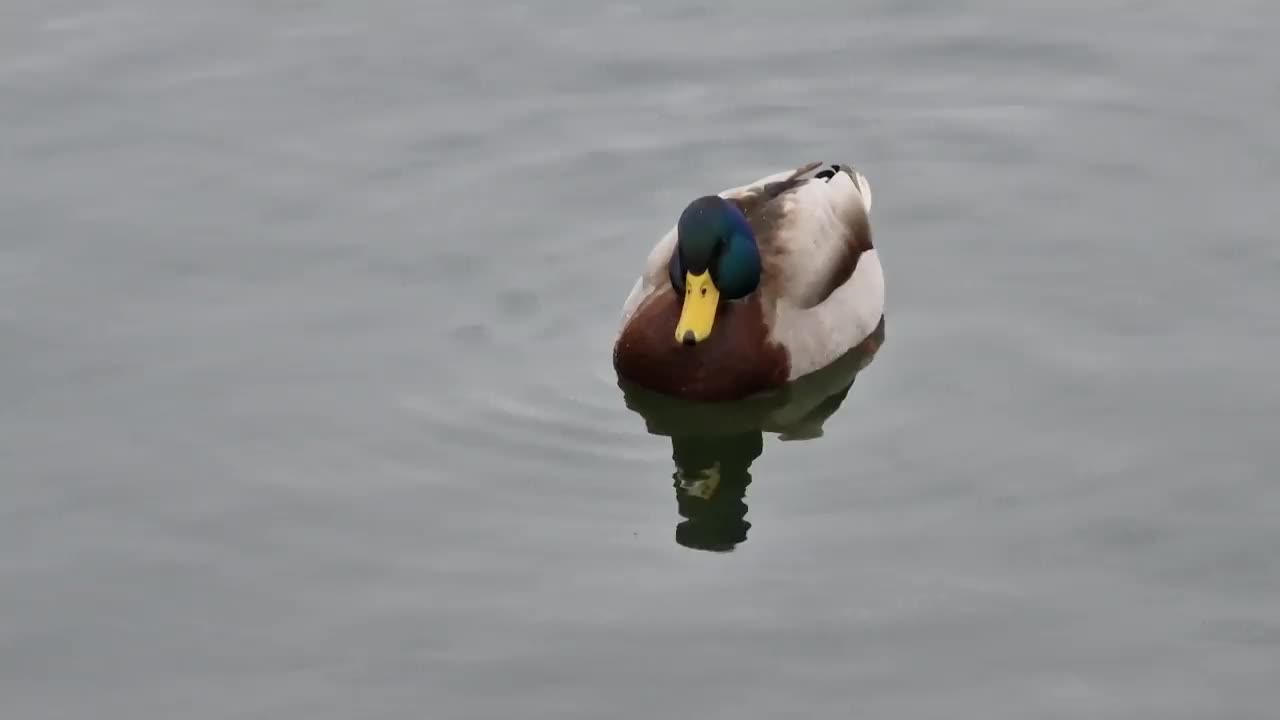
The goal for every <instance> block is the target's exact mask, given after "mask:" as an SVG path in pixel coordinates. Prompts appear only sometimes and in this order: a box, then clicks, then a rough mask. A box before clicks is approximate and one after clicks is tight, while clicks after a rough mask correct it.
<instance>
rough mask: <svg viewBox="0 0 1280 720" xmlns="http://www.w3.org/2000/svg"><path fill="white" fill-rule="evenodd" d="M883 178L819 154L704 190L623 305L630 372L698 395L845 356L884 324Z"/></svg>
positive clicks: (656, 385) (720, 395) (726, 396)
mask: <svg viewBox="0 0 1280 720" xmlns="http://www.w3.org/2000/svg"><path fill="white" fill-rule="evenodd" d="M870 214H871V184H870V183H869V182H868V180H867V178H866V176H864V175H863V174H862V173H861V172H859V171H857V170H855V169H854V168H853V167H851V166H850V165H848V164H844V163H824V162H812V163H807V164H804V165H801V166H799V167H796V168H792V169H789V170H783V171H780V172H776V173H773V174H770V175H766V176H765V177H762V178H760V179H758V180H756V181H754V182H751V183H748V184H746V185H741V186H738V187H733V188H729V189H726V190H722V191H720V192H719V193H717V194H714V195H704V196H701V197H697V198H695V199H693V200H692V201H691V202H689V203H688V205H687V206H686V207H685V208H684V210H683V212H681V214H680V216H679V218H678V220H677V221H676V223H675V225H674V226H673V227H671V228H670V229H669V230H668V231H667V233H666V234H665V235H663V236H662V237H661V238H660V239H659V240H658V241H657V243H656V244H655V245H654V246H653V247H652V249H651V251H650V252H649V255H648V257H647V258H646V259H645V261H644V264H643V267H642V268H641V271H640V275H639V277H638V278H637V279H636V280H635V283H634V285H633V286H632V288H631V291H630V293H629V294H628V295H627V297H626V299H625V301H624V302H623V306H622V318H621V323H620V325H619V327H618V330H617V334H616V336H615V338H614V345H613V365H614V369H615V370H616V372H617V373H618V376H619V378H620V379H621V380H624V381H627V382H630V383H633V384H635V385H638V386H641V387H644V388H647V389H649V390H651V391H655V392H657V393H660V394H663V395H668V396H673V397H676V398H681V399H685V400H691V401H704V402H724V401H734V400H741V399H744V398H748V397H750V396H753V395H757V394H759V393H762V392H766V391H770V390H774V389H777V388H780V387H782V386H785V385H787V384H788V383H791V382H793V381H795V380H797V379H799V378H801V377H804V376H806V375H809V374H810V373H813V372H816V371H818V370H821V369H822V368H824V367H827V366H829V365H831V364H832V363H834V362H836V361H837V360H839V359H840V358H841V357H843V356H844V355H846V354H847V353H849V352H851V351H852V350H854V349H855V348H857V347H859V345H860V344H862V342H863V341H864V340H866V339H867V338H868V337H870V336H871V335H872V333H874V332H876V330H877V328H878V327H879V326H880V325H881V320H882V319H883V316H884V306H885V292H884V274H883V270H882V268H881V265H880V258H879V256H878V254H877V252H876V249H875V247H874V245H873V244H872V241H871V221H870Z"/></svg>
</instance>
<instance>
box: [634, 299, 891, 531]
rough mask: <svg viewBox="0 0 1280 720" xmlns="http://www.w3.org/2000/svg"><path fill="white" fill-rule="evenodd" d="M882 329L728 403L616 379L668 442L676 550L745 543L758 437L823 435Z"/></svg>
mask: <svg viewBox="0 0 1280 720" xmlns="http://www.w3.org/2000/svg"><path fill="white" fill-rule="evenodd" d="M884 337H885V322H884V318H883V317H882V318H881V319H880V324H879V326H877V327H876V330H875V332H873V333H872V334H871V335H870V336H868V337H867V339H866V340H864V341H863V342H862V343H861V344H860V345H858V347H856V348H854V349H853V350H850V351H849V352H848V353H846V354H845V355H844V356H843V357H841V358H840V359H839V360H837V361H836V362H834V363H832V364H831V365H829V366H828V367H826V368H823V369H822V370H819V371H817V372H815V373H811V374H809V375H807V376H805V377H803V378H800V379H799V380H797V381H796V382H793V383H791V384H789V385H787V386H785V387H783V388H779V389H778V390H774V391H771V392H768V393H762V394H760V395H756V396H754V397H751V398H748V399H745V400H742V401H739V402H732V403H699V402H690V401H685V400H680V399H678V398H672V397H669V396H665V395H660V394H658V393H655V392H652V391H650V390H647V389H645V388H642V387H639V386H637V385H635V384H634V383H631V382H629V381H627V380H626V379H622V378H620V379H619V380H618V385H619V387H620V388H622V391H623V396H624V398H625V400H626V404H627V407H628V408H630V409H631V410H633V411H635V412H636V413H637V414H639V415H640V416H641V417H642V418H644V421H645V428H646V429H647V430H648V431H649V432H650V433H651V434H654V435H661V436H664V437H669V438H671V459H672V461H673V462H674V463H675V472H674V473H672V476H671V477H672V479H673V481H674V483H673V485H674V487H675V492H676V509H677V512H678V513H679V515H680V517H681V518H683V519H682V520H681V521H680V522H679V523H678V524H677V525H676V533H675V534H676V542H677V543H679V544H681V545H683V546H684V547H687V548H692V549H696V550H708V551H712V552H729V551H731V550H733V549H734V548H735V547H737V546H738V545H739V544H741V543H743V542H746V540H747V531H748V530H750V529H751V523H750V522H749V521H748V520H747V518H746V516H747V503H746V493H747V487H748V486H749V485H750V484H751V479H752V478H751V464H752V463H753V462H755V460H756V458H758V457H760V454H761V453H762V452H763V450H764V434H765V433H771V434H775V435H777V436H778V437H779V438H780V439H781V440H783V441H790V440H812V439H815V438H819V437H822V427H823V424H824V423H826V421H827V419H828V418H830V417H831V416H832V415H834V414H835V412H836V411H837V410H839V409H840V406H841V405H843V404H844V400H845V398H846V397H848V395H849V389H850V388H851V387H852V386H853V381H854V380H855V379H856V378H857V376H858V373H859V372H860V371H861V370H862V369H863V368H865V367H866V366H867V365H868V364H870V363H871V361H872V360H873V359H874V358H875V355H876V352H877V351H879V349H880V346H881V345H883V343H884Z"/></svg>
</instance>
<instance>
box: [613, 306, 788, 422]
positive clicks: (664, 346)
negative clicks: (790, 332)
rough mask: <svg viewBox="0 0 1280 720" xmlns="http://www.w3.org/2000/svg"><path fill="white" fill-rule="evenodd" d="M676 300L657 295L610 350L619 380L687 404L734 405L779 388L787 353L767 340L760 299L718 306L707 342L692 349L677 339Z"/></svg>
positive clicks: (781, 382) (678, 316)
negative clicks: (738, 401)
mask: <svg viewBox="0 0 1280 720" xmlns="http://www.w3.org/2000/svg"><path fill="white" fill-rule="evenodd" d="M679 319H680V303H679V298H678V297H677V296H676V294H675V293H672V292H661V291H659V292H655V293H654V294H653V295H651V296H650V297H649V298H647V299H646V300H645V301H644V302H643V303H642V304H641V305H640V307H639V308H637V309H636V312H635V314H634V315H633V316H632V317H631V321H630V322H629V323H628V324H627V326H626V328H625V329H624V330H623V331H622V334H621V335H620V336H619V337H618V342H617V343H616V344H615V345H614V348H613V365H614V368H615V369H616V370H617V371H618V374H619V375H621V376H622V377H624V378H626V379H628V380H630V381H632V382H635V383H638V384H640V385H643V386H644V387H647V388H650V389H651V390H655V391H657V392H660V393H663V394H666V395H673V396H676V397H682V398H688V399H690V400H707V401H720V400H734V399H738V398H741V397H745V396H747V395H750V394H752V393H755V392H759V391H761V390H767V389H769V388H772V387H777V386H779V385H782V384H783V383H785V382H786V381H787V376H788V374H789V371H790V367H789V363H788V361H787V353H786V350H784V349H783V348H782V347H781V346H780V345H777V344H776V343H773V342H771V341H770V340H769V338H768V330H767V328H766V326H765V322H764V313H763V308H762V307H761V303H760V299H759V297H758V296H756V295H753V296H751V297H749V298H747V299H746V300H744V301H740V302H731V303H722V304H721V305H720V308H719V309H718V310H717V311H716V321H715V326H714V327H713V329H712V331H711V335H710V337H708V338H707V339H706V340H704V341H702V342H700V343H698V344H697V345H694V346H691V347H690V346H686V345H683V344H681V343H679V342H676V339H675V328H676V323H677V322H678V321H679Z"/></svg>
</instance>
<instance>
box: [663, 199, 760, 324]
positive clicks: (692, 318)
mask: <svg viewBox="0 0 1280 720" xmlns="http://www.w3.org/2000/svg"><path fill="white" fill-rule="evenodd" d="M668 273H669V274H670V276H671V287H673V288H675V291H676V292H677V293H679V294H680V295H681V296H682V297H683V307H682V309H681V311H680V322H678V323H676V342H681V343H684V344H685V345H694V344H696V343H700V342H702V341H703V340H706V339H707V338H708V337H709V336H710V335H711V329H712V326H713V325H714V324H715V320H716V309H717V308H718V307H719V306H720V300H721V299H722V298H723V299H725V300H738V299H741V298H744V297H746V296H748V295H750V294H751V293H752V292H754V291H755V289H756V288H757V287H758V286H759V285H760V248H759V246H757V245H756V237H755V234H754V233H752V232H751V225H750V224H749V223H748V222H747V218H746V216H744V215H743V214H742V211H741V210H739V209H738V207H737V206H736V205H734V204H733V203H731V202H729V201H728V200H725V199H724V198H722V197H720V196H718V195H707V196H705V197H700V198H698V199H697V200H694V201H693V202H691V203H689V206H688V207H686V208H685V209H684V212H683V213H681V215H680V221H679V222H678V223H677V224H676V250H675V252H673V253H671V263H670V265H669V266H668Z"/></svg>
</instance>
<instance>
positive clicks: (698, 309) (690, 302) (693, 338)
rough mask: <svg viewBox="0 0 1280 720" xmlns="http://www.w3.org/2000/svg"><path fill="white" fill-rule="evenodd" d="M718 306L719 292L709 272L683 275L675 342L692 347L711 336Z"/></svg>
mask: <svg viewBox="0 0 1280 720" xmlns="http://www.w3.org/2000/svg"><path fill="white" fill-rule="evenodd" d="M719 305H720V291H719V290H718V289H716V284H715V283H714V282H712V281H711V271H710V270H708V271H706V272H704V273H702V274H701V275H694V274H693V273H688V272H687V273H685V274H684V307H683V308H682V309H681V310H680V322H678V323H676V342H678V343H684V344H685V345H693V344H695V343H700V342H702V341H703V340H706V339H707V337H708V336H710V335H711V326H712V325H714V324H715V321H716V308H717V307H719Z"/></svg>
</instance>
